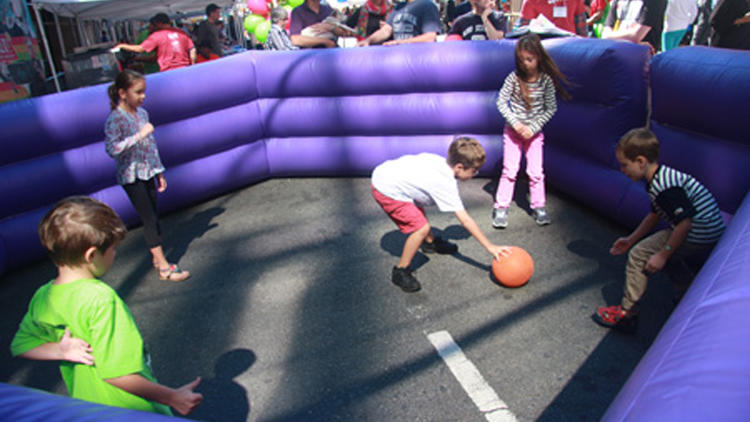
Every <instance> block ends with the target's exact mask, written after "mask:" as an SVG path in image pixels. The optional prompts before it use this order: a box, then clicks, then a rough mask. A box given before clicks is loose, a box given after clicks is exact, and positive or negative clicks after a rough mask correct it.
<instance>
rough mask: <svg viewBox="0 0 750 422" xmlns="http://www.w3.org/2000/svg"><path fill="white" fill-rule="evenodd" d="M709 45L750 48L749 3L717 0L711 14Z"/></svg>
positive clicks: (735, 0) (739, 0)
mask: <svg viewBox="0 0 750 422" xmlns="http://www.w3.org/2000/svg"><path fill="white" fill-rule="evenodd" d="M711 29H712V31H711V46H712V47H723V48H736V49H740V50H750V3H749V2H748V1H747V0H719V1H718V2H717V3H716V6H715V7H714V10H713V13H712V14H711Z"/></svg>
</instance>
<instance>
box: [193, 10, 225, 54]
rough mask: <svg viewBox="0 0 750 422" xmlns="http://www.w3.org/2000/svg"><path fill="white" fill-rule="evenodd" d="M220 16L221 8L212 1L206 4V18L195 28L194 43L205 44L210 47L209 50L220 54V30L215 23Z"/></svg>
mask: <svg viewBox="0 0 750 422" xmlns="http://www.w3.org/2000/svg"><path fill="white" fill-rule="evenodd" d="M219 18H221V9H220V8H219V6H217V5H216V4H214V3H211V4H209V5H208V6H206V20H204V21H203V22H201V24H200V25H198V29H197V30H196V43H197V44H198V45H201V44H205V45H208V46H209V47H210V48H211V52H212V53H214V54H216V55H217V56H219V57H221V56H222V51H221V41H220V38H221V37H220V31H219V27H218V26H217V25H216V23H217V22H218V21H219Z"/></svg>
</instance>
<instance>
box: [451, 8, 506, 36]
mask: <svg viewBox="0 0 750 422" xmlns="http://www.w3.org/2000/svg"><path fill="white" fill-rule="evenodd" d="M469 2H470V3H471V6H472V11H471V12H469V13H467V14H465V15H463V16H459V17H458V18H456V21H455V22H453V26H452V27H451V29H450V31H449V32H448V36H449V37H450V36H451V35H456V36H459V37H461V39H463V40H499V39H501V38H503V36H504V35H505V29H506V24H507V19H506V18H505V14H504V13H503V12H499V11H497V10H493V9H492V0H469Z"/></svg>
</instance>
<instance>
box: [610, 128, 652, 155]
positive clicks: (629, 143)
mask: <svg viewBox="0 0 750 422" xmlns="http://www.w3.org/2000/svg"><path fill="white" fill-rule="evenodd" d="M617 151H619V152H620V153H622V155H623V156H625V158H627V159H628V160H630V161H635V159H636V158H638V156H643V157H645V158H646V159H647V160H648V162H649V163H655V162H657V161H659V140H658V139H657V138H656V135H654V132H651V131H650V130H649V129H647V128H645V127H641V128H636V129H631V130H630V131H628V133H626V134H625V135H623V136H622V138H620V141H619V142H617Z"/></svg>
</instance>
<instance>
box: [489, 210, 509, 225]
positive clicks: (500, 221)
mask: <svg viewBox="0 0 750 422" xmlns="http://www.w3.org/2000/svg"><path fill="white" fill-rule="evenodd" d="M492 227H494V228H496V229H504V228H506V227H508V209H507V208H495V209H494V210H492Z"/></svg>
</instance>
